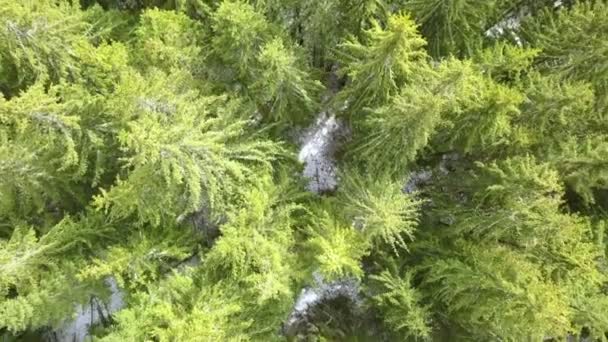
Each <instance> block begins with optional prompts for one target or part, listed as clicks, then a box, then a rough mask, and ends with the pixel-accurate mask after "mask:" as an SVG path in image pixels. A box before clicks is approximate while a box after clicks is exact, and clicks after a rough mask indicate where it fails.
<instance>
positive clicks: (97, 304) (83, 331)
mask: <svg viewBox="0 0 608 342" xmlns="http://www.w3.org/2000/svg"><path fill="white" fill-rule="evenodd" d="M105 282H106V285H107V286H108V287H109V289H110V292H111V295H110V298H109V300H108V302H107V303H104V302H103V301H101V300H99V299H98V298H96V297H92V298H91V301H90V305H84V306H83V305H78V306H77V307H76V316H75V318H74V319H73V320H71V321H68V322H66V323H65V324H64V325H63V326H61V327H60V328H58V329H56V330H55V331H54V333H53V335H54V336H53V337H54V338H53V340H54V341H57V342H83V341H86V340H87V337H88V336H89V328H90V327H91V325H94V324H97V323H105V322H108V320H109V317H110V315H112V314H113V313H115V312H116V311H118V310H120V309H122V308H123V307H124V306H125V303H124V293H123V291H122V290H121V289H119V288H118V284H117V283H116V279H115V278H113V277H109V278H107V279H106V281H105Z"/></svg>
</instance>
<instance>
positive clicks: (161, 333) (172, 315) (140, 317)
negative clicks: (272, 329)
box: [101, 274, 248, 341]
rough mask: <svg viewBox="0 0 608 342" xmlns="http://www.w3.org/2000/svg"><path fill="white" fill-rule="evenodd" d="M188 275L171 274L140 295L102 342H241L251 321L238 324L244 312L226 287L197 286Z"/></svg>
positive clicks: (120, 314)
mask: <svg viewBox="0 0 608 342" xmlns="http://www.w3.org/2000/svg"><path fill="white" fill-rule="evenodd" d="M197 285H198V284H197V282H196V281H195V280H194V279H193V278H192V277H190V276H188V275H187V274H185V275H180V274H176V275H171V276H169V277H168V278H167V279H165V280H163V281H162V282H160V283H159V284H158V286H157V287H155V288H153V289H151V291H150V294H149V295H146V294H144V293H141V294H139V296H137V298H135V299H134V303H133V305H132V307H131V308H129V309H126V310H123V311H121V312H120V313H119V314H117V315H116V317H115V319H116V321H117V328H116V329H115V330H114V331H111V332H110V334H109V335H107V336H105V337H104V338H102V339H101V340H102V341H142V340H150V339H154V340H158V341H176V340H179V341H239V340H245V339H246V336H245V335H244V334H243V332H242V330H243V328H245V327H246V326H247V325H248V322H239V321H237V322H236V323H235V320H238V317H237V314H238V313H239V312H240V311H241V310H242V309H243V308H242V307H241V306H240V305H239V303H238V302H235V301H234V299H233V298H234V296H233V295H231V294H230V292H231V291H233V290H236V289H235V288H231V287H227V286H226V285H224V284H218V285H208V284H206V286H202V287H201V286H197Z"/></svg>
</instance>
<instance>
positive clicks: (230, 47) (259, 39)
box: [211, 1, 271, 80]
mask: <svg viewBox="0 0 608 342" xmlns="http://www.w3.org/2000/svg"><path fill="white" fill-rule="evenodd" d="M212 29H213V31H214V32H215V33H216V34H214V35H213V38H212V40H211V48H212V49H213V54H214V56H217V58H218V59H219V60H220V63H221V64H222V65H220V66H219V67H220V68H222V69H221V70H218V77H219V78H221V79H226V80H230V78H234V77H236V78H239V79H244V80H250V79H251V72H252V71H253V70H252V68H253V67H254V66H255V62H256V60H257V58H258V55H259V52H260V49H261V47H262V46H263V44H264V42H266V41H267V40H268V38H269V36H270V33H271V32H270V26H269V24H268V22H266V19H265V18H264V16H263V15H262V14H260V13H257V12H256V11H255V9H254V8H253V7H252V6H251V5H248V4H246V3H244V2H238V1H236V2H233V1H223V2H222V3H221V4H220V6H219V7H218V8H217V10H216V11H215V12H214V13H213V17H212ZM227 67H228V68H229V69H228V70H226V68H227ZM226 73H229V75H225V74H226Z"/></svg>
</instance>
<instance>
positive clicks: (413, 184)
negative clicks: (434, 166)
mask: <svg viewBox="0 0 608 342" xmlns="http://www.w3.org/2000/svg"><path fill="white" fill-rule="evenodd" d="M431 178H433V171H431V170H427V169H425V170H420V171H416V172H413V173H411V174H410V177H409V179H408V181H407V183H405V186H404V187H403V192H405V193H406V194H411V193H413V192H415V191H418V189H419V188H420V186H421V185H424V184H428V183H429V182H430V181H431Z"/></svg>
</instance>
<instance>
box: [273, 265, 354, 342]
mask: <svg viewBox="0 0 608 342" xmlns="http://www.w3.org/2000/svg"><path fill="white" fill-rule="evenodd" d="M314 277H315V283H316V284H315V285H314V286H312V287H307V288H304V289H302V292H301V293H300V296H298V298H297V300H296V302H295V304H294V307H293V310H292V311H291V313H290V315H289V317H288V318H287V320H286V321H285V323H284V324H283V334H284V335H286V336H294V335H295V333H296V332H297V331H298V330H299V329H300V327H302V325H305V324H306V322H308V321H309V318H310V317H309V316H310V310H311V309H312V308H314V307H315V306H317V305H319V304H321V303H323V302H326V301H329V300H332V299H336V298H339V297H345V298H348V299H349V300H350V301H351V303H353V304H354V306H359V305H361V298H360V297H359V285H358V283H357V282H356V281H355V280H353V279H342V280H337V281H333V282H330V283H326V282H325V281H324V280H323V278H322V277H321V276H320V275H318V274H315V275H314Z"/></svg>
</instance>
